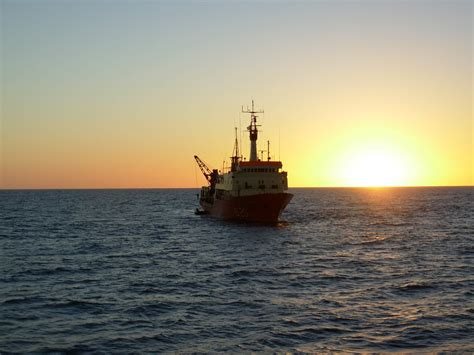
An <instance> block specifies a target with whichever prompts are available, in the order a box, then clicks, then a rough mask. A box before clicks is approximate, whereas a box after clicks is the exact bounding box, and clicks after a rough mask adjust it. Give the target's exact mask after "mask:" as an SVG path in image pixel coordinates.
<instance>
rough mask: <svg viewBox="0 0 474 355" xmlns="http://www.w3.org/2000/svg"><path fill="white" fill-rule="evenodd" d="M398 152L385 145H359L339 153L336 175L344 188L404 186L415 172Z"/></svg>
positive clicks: (398, 150) (405, 157) (405, 158)
mask: <svg viewBox="0 0 474 355" xmlns="http://www.w3.org/2000/svg"><path fill="white" fill-rule="evenodd" d="M413 165H414V164H412V163H411V162H410V159H408V158H407V156H406V154H403V152H402V151H401V150H400V149H395V148H394V147H391V146H389V145H383V144H372V145H368V144H366V145H360V146H359V147H357V148H352V149H351V147H349V148H346V149H345V151H344V152H341V156H340V159H339V164H338V167H337V171H336V175H337V176H338V180H339V181H340V182H341V184H342V185H344V186H404V185H408V184H410V181H411V180H412V177H413V174H414V171H415V168H414V166H413Z"/></svg>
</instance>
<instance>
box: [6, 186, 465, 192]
mask: <svg viewBox="0 0 474 355" xmlns="http://www.w3.org/2000/svg"><path fill="white" fill-rule="evenodd" d="M430 187H437V188H446V187H459V188H462V187H474V185H398V186H397V185H393V186H290V187H289V188H288V189H390V188H430ZM199 189H201V187H38V188H36V187H13V188H4V187H0V191H55V190H199Z"/></svg>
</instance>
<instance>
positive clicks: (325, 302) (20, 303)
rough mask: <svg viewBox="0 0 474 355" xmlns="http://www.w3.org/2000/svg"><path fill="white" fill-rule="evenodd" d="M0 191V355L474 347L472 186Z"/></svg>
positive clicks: (469, 349)
mask: <svg viewBox="0 0 474 355" xmlns="http://www.w3.org/2000/svg"><path fill="white" fill-rule="evenodd" d="M197 192H198V191H197V190H196V189H169V190H44V191H0V352H1V353H4V352H22V353H24V352H53V351H57V352H62V351H64V352H74V351H77V352H99V353H109V352H125V353H130V352H225V351H232V352H249V351H268V352H272V351H278V352H282V351H290V352H296V351H301V352H319V351H326V352H328V351H361V352H386V351H387V352H396V351H412V352H443V351H446V352H473V351H474V188H472V187H471V188H469V187H468V188H379V189H348V188H341V189H331V188H325V189H293V190H291V192H292V193H294V195H295V196H294V199H293V200H292V202H291V203H290V205H289V206H288V207H287V209H286V211H285V212H284V214H283V216H282V220H283V222H281V223H279V224H278V225H274V226H271V225H258V224H245V223H232V222H225V221H222V220H218V219H215V218H212V217H209V216H197V215H194V210H195V208H196V207H197V201H196V194H197Z"/></svg>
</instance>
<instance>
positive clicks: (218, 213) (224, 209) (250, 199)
mask: <svg viewBox="0 0 474 355" xmlns="http://www.w3.org/2000/svg"><path fill="white" fill-rule="evenodd" d="M242 112H243V113H248V114H250V125H249V126H248V127H247V131H248V132H249V138H250V158H249V160H248V161H246V160H245V158H244V157H243V156H241V155H240V154H239V144H238V139H237V134H236V137H235V144H234V150H233V153H232V157H231V165H230V168H229V169H228V171H227V172H224V171H222V172H219V171H218V170H217V169H212V170H211V169H210V168H209V167H208V166H207V165H206V164H205V163H204V162H203V161H202V160H201V159H200V158H199V157H198V156H197V155H195V156H194V159H195V160H196V162H197V164H198V166H199V168H200V169H201V171H202V173H203V175H204V177H205V178H206V180H207V182H208V186H203V187H202V188H201V193H200V195H199V204H200V206H201V208H202V210H197V211H196V214H209V215H212V216H215V217H219V218H223V219H229V220H241V221H249V222H265V223H275V222H278V220H279V218H280V216H281V213H282V212H283V210H284V209H285V207H286V206H287V205H288V203H289V202H290V201H291V199H292V198H293V195H292V194H291V193H288V192H286V191H287V190H288V174H287V172H286V171H283V170H282V168H283V164H282V162H281V161H273V160H271V157H270V152H269V150H270V149H269V148H270V146H269V145H270V143H269V142H268V143H267V144H268V146H267V151H266V152H267V159H266V160H264V159H263V156H262V157H261V158H262V159H259V158H258V156H257V139H258V132H259V130H258V127H259V125H257V117H258V116H257V113H263V111H255V108H254V102H253V100H252V108H251V109H247V110H245V111H244V110H243V109H242ZM262 154H263V152H262Z"/></svg>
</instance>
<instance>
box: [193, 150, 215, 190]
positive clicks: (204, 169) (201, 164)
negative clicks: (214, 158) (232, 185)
mask: <svg viewBox="0 0 474 355" xmlns="http://www.w3.org/2000/svg"><path fill="white" fill-rule="evenodd" d="M194 159H196V163H197V165H198V166H199V169H201V171H202V174H203V175H204V177H205V178H206V180H207V181H208V182H209V184H210V183H211V180H212V177H213V172H212V171H211V169H209V167H208V166H207V165H206V163H204V162H203V161H202V160H201V159H200V158H199V157H198V156H197V155H195V156H194Z"/></svg>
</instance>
